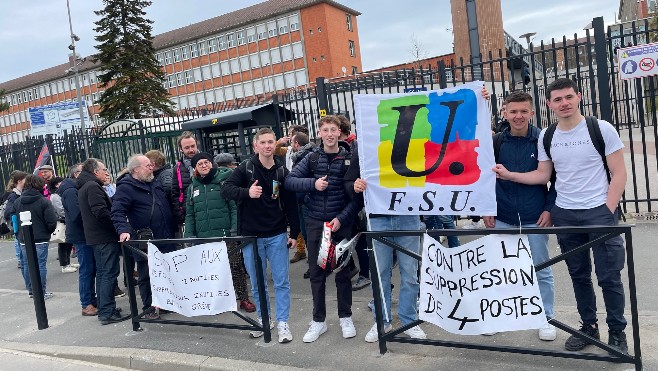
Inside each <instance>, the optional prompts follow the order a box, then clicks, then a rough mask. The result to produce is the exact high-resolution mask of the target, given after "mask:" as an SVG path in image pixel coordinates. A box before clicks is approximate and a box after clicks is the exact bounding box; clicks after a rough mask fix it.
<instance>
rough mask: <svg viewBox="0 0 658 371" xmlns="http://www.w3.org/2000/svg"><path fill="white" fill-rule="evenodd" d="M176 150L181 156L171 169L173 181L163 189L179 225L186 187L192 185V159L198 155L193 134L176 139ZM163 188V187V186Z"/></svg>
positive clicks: (183, 207) (185, 133) (183, 213)
mask: <svg viewBox="0 0 658 371" xmlns="http://www.w3.org/2000/svg"><path fill="white" fill-rule="evenodd" d="M178 150H179V151H180V152H181V153H182V154H183V157H181V159H180V160H178V162H176V165H174V169H173V179H172V182H171V188H164V190H165V192H169V190H171V192H170V198H171V205H172V210H173V212H174V216H175V217H176V221H177V222H178V224H179V225H181V224H183V223H185V202H186V197H187V187H189V186H190V184H191V183H192V175H193V174H194V169H193V168H192V157H194V155H196V154H197V153H199V148H198V145H197V143H196V138H195V137H194V134H192V133H191V132H189V131H184V132H183V133H182V134H181V136H180V137H178ZM163 186H164V185H163Z"/></svg>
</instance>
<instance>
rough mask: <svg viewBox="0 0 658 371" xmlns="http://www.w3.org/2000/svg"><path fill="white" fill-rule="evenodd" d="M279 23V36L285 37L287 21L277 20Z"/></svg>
mask: <svg viewBox="0 0 658 371" xmlns="http://www.w3.org/2000/svg"><path fill="white" fill-rule="evenodd" d="M277 22H278V23H279V35H285V34H287V33H288V20H287V19H285V18H284V19H279V20H278V21H277Z"/></svg>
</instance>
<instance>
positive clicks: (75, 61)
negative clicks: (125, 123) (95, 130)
mask: <svg viewBox="0 0 658 371" xmlns="http://www.w3.org/2000/svg"><path fill="white" fill-rule="evenodd" d="M66 10H67V11H68V15H69V30H70V31H71V45H69V50H71V52H73V66H72V67H71V68H70V69H69V70H67V71H71V70H72V71H73V73H74V74H75V95H76V96H77V98H78V112H79V114H80V131H81V132H82V144H83V146H84V151H85V159H86V158H89V148H88V147H87V138H86V134H87V130H85V129H86V127H85V114H84V109H83V108H82V94H81V92H80V74H79V73H78V72H79V71H78V55H77V54H76V53H75V42H76V41H80V38H79V37H78V36H77V35H76V34H74V33H73V24H72V23H71V7H70V5H69V0H66Z"/></svg>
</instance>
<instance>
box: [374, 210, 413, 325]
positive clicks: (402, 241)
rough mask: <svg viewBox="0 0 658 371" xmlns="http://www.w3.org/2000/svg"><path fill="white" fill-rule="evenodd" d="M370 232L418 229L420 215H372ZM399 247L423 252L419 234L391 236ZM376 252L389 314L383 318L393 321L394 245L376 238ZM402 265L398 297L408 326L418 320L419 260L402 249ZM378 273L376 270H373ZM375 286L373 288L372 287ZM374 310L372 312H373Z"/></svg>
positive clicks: (398, 254) (399, 305)
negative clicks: (392, 277)
mask: <svg viewBox="0 0 658 371" xmlns="http://www.w3.org/2000/svg"><path fill="white" fill-rule="evenodd" d="M370 230H371V231H418V230H420V218H419V217H418V216H417V215H395V216H377V217H372V218H370ZM388 239H389V240H391V241H393V242H395V243H397V244H398V245H400V246H403V247H405V248H407V249H408V250H410V251H413V252H415V253H420V237H418V236H398V237H392V238H388ZM373 244H374V245H373V246H374V253H375V256H376V258H377V264H378V267H379V278H380V282H381V287H382V289H383V291H384V300H385V303H386V313H388V316H387V317H386V313H384V316H385V318H384V321H385V322H386V323H390V322H391V321H392V319H391V317H392V316H391V272H392V269H393V248H392V247H390V246H387V245H384V244H382V243H381V242H378V241H373ZM396 254H397V257H398V266H399V268H400V280H401V282H400V297H399V299H398V317H400V321H401V322H402V325H407V324H409V323H411V322H413V321H415V320H416V319H418V311H417V308H416V299H417V298H418V294H419V284H418V263H419V262H418V260H416V259H414V258H412V257H410V256H408V255H406V254H404V253H401V252H396ZM371 273H373V274H377V272H371ZM373 289H374V288H373ZM374 314H375V313H374V311H373V315H374Z"/></svg>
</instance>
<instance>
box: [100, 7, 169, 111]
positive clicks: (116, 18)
mask: <svg viewBox="0 0 658 371" xmlns="http://www.w3.org/2000/svg"><path fill="white" fill-rule="evenodd" d="M103 5H104V6H105V7H104V8H103V10H99V11H96V12H94V13H96V15H98V16H100V17H101V19H100V20H98V21H96V22H95V24H96V26H97V27H96V28H95V29H94V31H96V32H97V33H98V36H96V37H95V39H96V41H97V42H99V44H98V45H97V46H96V49H97V50H98V53H97V54H96V55H95V56H94V59H95V60H96V62H100V63H101V69H102V71H104V73H103V74H101V75H100V76H99V77H98V81H99V82H100V86H101V88H104V89H105V91H104V92H103V94H101V96H100V98H99V99H98V104H99V105H100V107H101V111H100V116H101V118H103V119H104V120H106V121H112V120H117V119H124V118H141V117H143V116H144V115H150V114H151V112H152V111H154V110H155V111H160V112H162V113H167V114H173V109H172V107H173V104H172V102H171V100H169V92H168V91H167V90H166V89H165V88H164V86H163V83H164V72H163V71H162V70H161V69H160V65H159V64H158V61H157V60H156V59H155V56H154V49H153V37H152V36H151V30H152V27H151V24H152V23H153V21H151V20H149V19H147V18H145V15H146V13H145V12H144V9H145V8H146V7H147V6H149V5H151V2H150V1H146V0H103Z"/></svg>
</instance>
